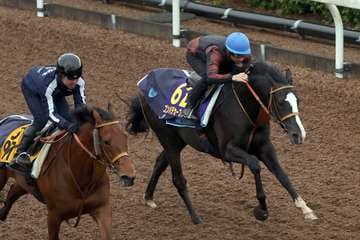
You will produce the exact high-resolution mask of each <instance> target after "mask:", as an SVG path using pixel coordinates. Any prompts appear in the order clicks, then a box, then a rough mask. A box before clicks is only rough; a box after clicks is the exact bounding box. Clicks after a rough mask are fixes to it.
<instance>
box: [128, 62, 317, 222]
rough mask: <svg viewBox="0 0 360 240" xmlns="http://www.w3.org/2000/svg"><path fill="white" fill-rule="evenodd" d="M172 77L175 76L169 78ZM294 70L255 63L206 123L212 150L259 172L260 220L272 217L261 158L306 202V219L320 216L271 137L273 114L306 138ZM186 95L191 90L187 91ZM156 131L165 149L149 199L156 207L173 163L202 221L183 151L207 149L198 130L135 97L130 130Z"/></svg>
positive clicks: (295, 139) (296, 137)
mask: <svg viewBox="0 0 360 240" xmlns="http://www.w3.org/2000/svg"><path fill="white" fill-rule="evenodd" d="M168 81H171V79H169V80H168ZM293 89H294V88H293V85H292V76H291V72H290V70H287V71H286V74H283V73H281V72H280V71H279V70H277V69H276V68H275V67H274V66H271V65H268V64H266V63H263V62H258V63H254V64H253V66H252V70H251V72H250V73H249V81H248V82H233V83H226V84H225V85H224V87H223V89H222V91H221V93H220V95H219V97H218V99H217V101H216V103H215V107H214V109H215V110H214V111H213V113H212V116H211V118H210V121H209V123H208V125H207V127H206V128H205V129H203V131H204V133H205V135H206V136H207V138H208V139H209V141H210V143H211V144H212V145H213V146H214V147H215V149H216V150H215V151H210V152H209V151H207V153H209V154H211V155H213V156H214V157H217V158H220V159H222V160H223V161H225V162H230V163H241V164H244V165H245V166H247V167H248V168H249V169H250V171H251V172H252V173H253V175H254V177H255V183H256V197H257V200H258V202H259V205H258V206H256V207H255V208H254V215H255V217H256V219H258V220H265V219H267V217H268V209H267V204H266V196H265V192H264V190H263V186H262V180H261V175H260V170H261V167H260V161H261V162H263V163H264V164H265V166H266V167H267V168H268V169H269V170H270V171H271V172H272V173H273V174H274V175H275V177H276V178H277V179H278V180H279V182H280V183H281V185H282V186H283V187H284V188H285V189H286V190H287V191H288V193H289V194H290V196H291V198H292V199H293V201H294V203H295V206H296V207H298V208H301V210H302V212H303V214H304V217H305V218H306V219H317V217H316V215H315V213H314V212H313V210H312V209H310V208H309V207H308V206H307V205H306V203H305V201H304V200H303V199H302V198H301V197H300V195H299V194H298V193H297V192H296V190H295V189H294V188H293V186H292V184H291V182H290V180H289V179H288V177H287V174H286V173H285V171H284V170H283V169H282V167H281V166H280V164H279V161H278V159H277V155H276V152H275V149H274V147H273V144H272V143H271V140H270V117H272V118H273V119H274V120H275V121H277V122H278V123H279V124H280V126H281V127H282V128H283V130H284V131H285V132H286V133H287V134H288V136H289V137H290V140H291V142H292V143H294V144H300V143H302V141H303V140H304V139H305V136H306V133H305V129H304V127H303V125H302V123H301V120H300V118H299V114H298V104H297V96H296V94H295V92H294V91H293ZM185 97H186V96H185ZM149 126H150V128H151V129H152V130H153V131H154V132H155V134H156V135H157V137H158V140H159V142H160V144H161V145H162V147H163V151H162V152H161V153H160V155H159V156H158V157H157V159H156V163H155V165H154V169H153V173H152V176H151V178H150V180H149V183H148V186H147V189H146V192H145V195H144V199H145V201H146V203H147V204H148V205H149V206H151V207H156V204H155V202H154V201H153V195H154V191H155V188H156V184H157V182H158V179H159V177H160V176H161V174H162V173H163V172H164V170H165V169H166V168H167V166H168V165H169V164H170V167H171V170H172V179H173V184H174V185H175V187H176V188H177V190H178V193H179V194H180V196H181V198H182V199H183V201H184V203H185V205H186V207H187V210H188V211H189V214H190V216H191V219H192V221H193V223H195V224H198V223H202V220H201V218H200V217H199V216H198V214H197V213H196V211H195V209H194V208H193V206H192V203H191V200H190V198H189V195H188V190H187V187H186V179H185V177H184V175H183V172H182V168H181V162H180V152H181V151H182V149H183V148H184V147H185V146H186V145H190V146H192V147H193V148H195V149H196V150H198V151H203V152H205V151H204V150H203V148H202V147H201V144H200V141H199V140H200V138H199V137H197V136H198V133H197V130H195V129H193V128H178V127H174V126H170V125H167V124H165V121H164V120H162V119H159V117H158V116H157V115H156V114H154V112H153V111H152V109H151V108H150V106H149V105H148V104H147V102H145V99H144V96H143V95H142V94H141V93H139V97H136V98H134V99H133V100H132V103H131V105H130V111H129V120H128V123H127V130H128V132H129V133H131V134H136V133H139V132H144V131H147V130H148V127H149Z"/></svg>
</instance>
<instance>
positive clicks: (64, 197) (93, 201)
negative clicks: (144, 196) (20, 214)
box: [0, 106, 135, 240]
mask: <svg viewBox="0 0 360 240" xmlns="http://www.w3.org/2000/svg"><path fill="white" fill-rule="evenodd" d="M73 116H74V119H75V121H77V122H78V123H79V125H80V129H79V132H78V133H77V134H67V135H66V136H65V137H63V138H62V139H61V140H59V141H57V142H55V143H53V144H52V146H51V148H50V150H49V153H48V156H47V157H46V159H45V161H44V165H43V167H42V170H41V173H40V176H39V177H38V179H36V180H35V182H36V184H35V186H36V187H33V186H30V185H28V184H27V181H26V177H24V176H23V175H22V174H19V173H16V172H14V171H12V170H10V169H7V168H0V191H1V190H2V189H3V187H4V186H5V184H6V182H7V180H8V178H9V177H12V178H14V179H15V180H16V183H14V184H12V185H11V187H10V190H9V192H8V194H7V197H6V200H5V203H4V206H3V207H2V208H1V209H0V219H1V220H2V221H4V220H5V219H6V217H7V214H8V213H9V211H10V209H11V206H12V205H13V203H14V202H15V201H16V200H17V199H18V198H19V197H21V196H23V195H25V194H27V193H32V194H33V195H34V196H35V197H37V199H38V200H40V201H41V202H43V203H44V204H46V206H47V210H48V217H47V219H48V233H49V239H51V240H55V239H59V231H60V225H61V223H62V222H63V221H64V220H65V221H67V220H68V219H70V218H74V217H77V222H76V224H75V226H76V225H77V224H78V222H79V220H80V216H81V215H82V214H90V215H91V216H92V217H93V219H94V220H95V221H96V222H97V223H98V225H99V228H100V232H101V239H111V225H112V222H111V221H112V220H111V206H110V197H109V194H110V184H109V176H108V174H107V172H106V168H107V167H109V168H111V169H114V170H115V171H116V172H117V173H118V174H119V176H120V173H119V171H120V170H121V171H122V172H121V174H122V176H121V177H120V179H121V181H122V183H123V185H125V186H131V185H133V182H134V179H135V170H134V166H133V163H132V162H131V160H130V159H129V157H128V154H127V151H128V146H127V135H126V134H125V133H124V132H123V131H122V129H121V128H120V125H119V121H116V120H115V119H114V115H113V113H112V112H111V109H110V106H109V107H108V111H105V110H102V109H100V108H90V107H88V106H84V107H81V108H79V109H76V110H75V111H74V112H73ZM34 189H38V194H36V192H37V190H34ZM39 193H40V194H39Z"/></svg>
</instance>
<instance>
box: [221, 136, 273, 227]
mask: <svg viewBox="0 0 360 240" xmlns="http://www.w3.org/2000/svg"><path fill="white" fill-rule="evenodd" d="M225 160H226V161H229V162H238V163H242V164H245V165H246V166H248V167H249V169H250V171H251V172H252V173H253V174H254V177H255V186H256V198H257V200H258V202H259V205H258V206H257V207H255V208H254V216H255V217H256V219H258V220H261V221H264V220H266V219H267V218H268V210H267V204H266V195H265V192H264V189H263V185H262V181H261V175H260V170H261V167H260V162H259V160H258V159H257V158H256V157H254V156H252V155H250V154H248V153H247V152H246V151H244V150H243V149H241V148H240V147H238V146H237V145H236V144H235V143H233V142H230V143H229V144H228V146H227V148H226V153H225Z"/></svg>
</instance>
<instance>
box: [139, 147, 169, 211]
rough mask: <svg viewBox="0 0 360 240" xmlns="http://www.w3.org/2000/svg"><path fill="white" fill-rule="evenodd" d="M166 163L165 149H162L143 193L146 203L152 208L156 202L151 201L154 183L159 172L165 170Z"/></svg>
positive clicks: (155, 183)
mask: <svg viewBox="0 0 360 240" xmlns="http://www.w3.org/2000/svg"><path fill="white" fill-rule="evenodd" d="M168 165H169V161H168V160H167V159H166V158H165V151H162V152H161V153H160V155H159V156H158V157H157V159H156V162H155V165H154V169H153V172H152V175H151V178H150V180H149V183H148V186H147V188H146V191H145V194H144V200H145V202H146V204H147V205H149V206H150V207H152V208H156V203H155V202H154V201H153V199H154V191H155V188H156V185H157V183H158V180H159V178H160V176H161V174H162V173H163V172H164V171H165V169H166V168H167V166H168Z"/></svg>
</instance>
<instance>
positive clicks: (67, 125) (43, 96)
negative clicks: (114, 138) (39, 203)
mask: <svg viewBox="0 0 360 240" xmlns="http://www.w3.org/2000/svg"><path fill="white" fill-rule="evenodd" d="M82 67H83V66H82V62H81V60H80V58H79V57H78V56H77V55H75V54H73V53H65V54H62V55H61V56H60V57H59V58H58V60H57V65H56V66H54V65H49V66H39V67H33V68H31V69H30V71H29V72H28V73H27V74H26V75H25V77H24V78H23V80H22V83H21V89H22V93H23V95H24V98H25V101H26V103H27V105H28V107H29V110H30V112H31V114H32V115H33V117H34V120H33V122H32V124H31V125H30V126H29V127H28V128H27V129H26V130H25V132H24V136H23V139H22V142H21V144H20V146H18V148H17V152H16V154H15V159H14V160H13V161H12V163H11V164H10V165H9V166H10V167H11V168H13V169H16V170H20V171H27V170H29V169H30V167H31V162H30V156H29V154H28V153H27V151H28V148H29V147H30V145H31V144H32V143H33V140H34V137H35V135H36V133H37V132H38V131H41V130H42V129H43V128H44V127H45V126H46V125H47V123H48V122H49V121H50V122H53V123H55V125H56V126H57V127H58V128H60V129H66V130H68V131H69V132H76V131H77V130H78V128H79V126H78V125H77V124H76V123H73V122H72V121H71V117H70V113H69V105H68V103H67V101H66V98H65V97H66V96H69V95H73V98H74V104H75V107H80V106H82V105H83V104H86V102H85V81H84V79H83V78H82Z"/></svg>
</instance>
